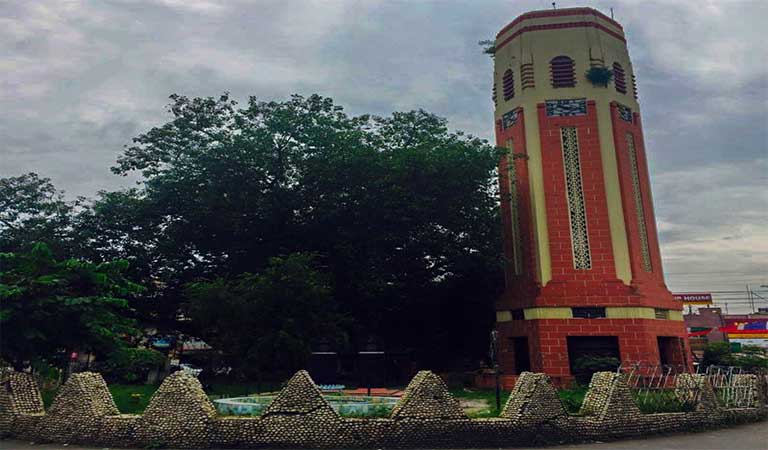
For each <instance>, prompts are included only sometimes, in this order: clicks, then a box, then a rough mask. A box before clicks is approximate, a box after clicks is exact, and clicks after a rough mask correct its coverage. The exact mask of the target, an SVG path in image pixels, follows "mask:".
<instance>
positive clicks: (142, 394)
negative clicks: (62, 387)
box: [41, 384, 158, 414]
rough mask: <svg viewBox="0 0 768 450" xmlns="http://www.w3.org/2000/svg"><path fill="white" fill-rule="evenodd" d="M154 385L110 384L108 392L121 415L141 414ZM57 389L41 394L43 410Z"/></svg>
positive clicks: (47, 406)
mask: <svg viewBox="0 0 768 450" xmlns="http://www.w3.org/2000/svg"><path fill="white" fill-rule="evenodd" d="M157 388H158V385H154V384H110V385H109V392H110V393H111V394H112V398H113V399H114V400H115V404H116V405H117V409H118V410H119V411H120V412H121V413H122V414H141V413H142V412H144V410H145V409H146V408H147V405H148V404H149V400H150V399H151V398H152V394H154V393H155V391H156V390H157ZM57 392H58V389H48V390H44V391H42V392H41V395H42V397H43V405H44V406H45V409H48V408H50V407H51V404H52V403H53V399H54V397H56V394H57Z"/></svg>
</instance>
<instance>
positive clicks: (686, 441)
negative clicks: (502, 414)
mask: <svg viewBox="0 0 768 450" xmlns="http://www.w3.org/2000/svg"><path fill="white" fill-rule="evenodd" d="M100 448H101V447H78V446H74V445H70V446H67V447H63V446H62V445H61V444H30V443H27V442H21V441H12V440H8V441H0V449H3V450H44V449H45V450H54V449H56V450H62V449H66V450H94V449H100ZM541 448H542V447H539V448H538V449H535V450H541ZM545 448H551V449H555V450H565V449H568V450H570V449H574V450H609V449H633V450H634V449H637V450H662V449H665V450H666V449H669V450H725V449H728V450H737V449H739V450H741V449H743V450H768V422H757V423H751V424H748V425H741V426H738V427H734V428H725V429H722V430H715V431H706V432H703V433H691V434H677V435H669V436H659V437H651V438H648V439H638V440H631V441H616V442H604V443H591V444H579V445H562V446H557V447H545ZM111 450H118V449H111ZM518 450H520V449H518ZM522 450H534V449H522Z"/></svg>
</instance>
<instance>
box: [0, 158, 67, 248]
mask: <svg viewBox="0 0 768 450" xmlns="http://www.w3.org/2000/svg"><path fill="white" fill-rule="evenodd" d="M74 206H75V204H74V203H71V202H66V201H65V200H64V195H63V193H62V192H61V191H58V190H57V189H56V188H55V187H54V186H53V184H51V181H50V179H48V178H41V177H39V176H38V175H37V174H35V173H27V174H24V175H21V176H18V177H7V178H0V251H2V252H15V251H19V250H29V246H30V245H31V244H32V243H33V242H37V241H42V242H46V243H47V244H48V245H49V247H51V249H53V250H54V251H55V252H56V253H57V254H59V255H61V254H64V253H67V252H68V243H69V241H70V239H69V237H70V235H69V228H70V225H71V219H72V214H73V208H74Z"/></svg>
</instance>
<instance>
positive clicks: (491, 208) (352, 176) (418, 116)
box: [113, 95, 502, 364]
mask: <svg viewBox="0 0 768 450" xmlns="http://www.w3.org/2000/svg"><path fill="white" fill-rule="evenodd" d="M169 109H170V111H171V113H172V114H173V118H172V120H171V121H169V122H168V123H166V124H164V125H162V126H160V127H157V128H153V129H151V130H150V131H148V132H147V133H145V134H142V135H141V136H139V137H137V138H136V139H135V140H134V141H135V142H134V145H133V146H131V147H129V148H127V149H126V151H125V153H124V154H123V155H122V156H121V157H120V158H119V159H118V162H117V165H116V166H115V167H114V168H113V170H114V171H115V172H116V173H118V174H127V173H128V172H130V171H141V173H142V174H143V176H144V178H145V180H144V189H143V192H142V193H141V195H142V196H143V197H144V198H145V200H146V202H147V204H149V205H151V210H152V214H153V217H154V218H153V219H152V220H153V222H152V223H153V229H154V230H156V233H157V234H156V235H155V237H154V239H153V242H157V243H158V245H157V246H156V253H155V256H154V257H155V258H157V260H162V261H163V268H162V270H158V272H157V274H156V276H158V277H159V279H160V280H161V281H162V282H163V283H168V284H169V285H174V283H181V284H183V283H186V282H188V281H193V280H194V279H197V278H201V277H202V278H211V277H215V276H219V277H224V278H229V279H231V278H233V277H236V276H238V275H239V274H242V273H260V272H262V271H263V270H264V269H265V268H266V267H267V265H268V262H269V260H270V258H272V257H274V256H276V255H281V254H290V253H295V252H310V253H314V254H317V255H318V261H320V262H321V263H322V264H323V266H325V267H327V272H328V273H329V274H330V275H331V277H332V282H333V285H334V288H335V289H334V296H335V298H336V301H337V302H338V304H339V307H340V308H341V310H342V311H344V312H345V313H347V314H348V315H349V316H350V317H352V318H353V320H354V322H353V326H352V327H351V328H350V329H349V330H348V331H349V332H350V335H351V337H352V339H353V340H355V339H358V338H360V339H367V338H368V337H369V336H371V335H373V336H375V337H377V338H379V339H380V340H381V341H382V343H383V344H384V345H385V347H386V348H388V349H391V350H413V351H416V352H417V353H421V354H423V355H425V357H429V358H431V360H432V361H434V362H435V364H437V362H438V361H441V360H442V361H456V360H458V359H460V358H465V357H466V358H474V359H475V360H476V358H481V357H482V356H483V355H484V353H485V349H486V346H487V341H486V340H487V335H488V331H489V330H490V328H491V327H492V325H493V301H494V300H495V297H496V295H497V294H498V291H499V290H500V287H501V284H502V281H501V280H502V278H501V260H500V249H501V245H500V234H501V233H500V229H499V226H500V225H499V224H500V220H499V218H498V208H497V203H498V200H497V197H496V189H495V183H496V181H495V176H494V175H495V166H496V163H497V157H498V155H497V154H496V150H495V149H494V148H493V147H492V146H490V145H488V144H487V143H486V142H485V141H482V140H480V139H476V138H474V137H471V136H466V135H464V134H463V133H461V132H450V131H449V130H448V127H447V123H446V121H445V119H442V118H439V117H437V116H435V115H433V114H429V113H427V112H425V111H411V112H405V113H394V114H393V115H392V116H390V117H371V116H366V115H363V116H358V117H350V116H348V115H346V114H345V113H344V112H343V110H342V109H341V107H339V106H337V105H335V104H334V103H333V101H332V100H330V99H328V98H323V97H320V96H317V95H314V96H311V97H308V98H304V97H301V96H293V97H291V99H289V100H287V101H284V102H261V101H258V100H257V99H255V98H251V99H250V100H249V102H248V103H247V104H246V105H245V107H243V108H240V107H238V106H237V104H236V103H235V102H234V101H233V100H231V99H230V98H229V97H228V96H227V95H223V96H221V97H220V98H218V99H214V98H195V99H189V98H186V97H183V96H172V97H171V105H170V108H169ZM159 243H162V244H163V245H162V246H161V245H159ZM175 286H178V284H175ZM177 292H178V291H177ZM457 349H458V350H459V351H458V352H457Z"/></svg>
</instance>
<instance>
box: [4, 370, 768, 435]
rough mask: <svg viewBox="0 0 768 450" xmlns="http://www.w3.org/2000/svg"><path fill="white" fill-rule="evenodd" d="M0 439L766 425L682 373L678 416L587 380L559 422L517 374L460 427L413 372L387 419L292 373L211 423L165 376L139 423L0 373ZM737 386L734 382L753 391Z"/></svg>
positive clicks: (590, 431) (541, 387) (457, 411)
mask: <svg viewBox="0 0 768 450" xmlns="http://www.w3.org/2000/svg"><path fill="white" fill-rule="evenodd" d="M0 381H1V382H2V386H3V389H1V390H0V433H2V434H3V435H5V436H10V437H13V438H17V439H30V440H35V441H37V442H43V441H48V442H56V443H62V444H63V443H73V444H74V443H77V444H90V445H101V446H112V447H150V446H157V447H159V446H167V447H175V448H265V447H266V448H287V447H290V448H415V447H428V446H429V447H443V448H450V447H465V448H466V447H474V448H479V447H513V446H530V445H534V444H535V445H542V444H557V443H567V442H581V441H590V440H609V439H618V438H627V437H635V436H646V435H649V434H653V433H663V432H674V431H691V430H696V429H711V428H714V427H719V426H725V425H728V424H731V423H737V422H746V421H756V420H762V419H765V418H766V416H768V409H767V408H766V405H765V404H764V403H763V402H762V401H758V400H759V399H760V398H762V397H761V396H759V395H756V396H755V403H754V407H752V408H742V409H731V410H724V409H721V408H720V407H719V406H718V404H717V402H716V400H715V397H714V393H713V391H712V389H711V386H709V384H708V382H707V381H706V379H704V378H701V377H696V376H694V375H690V376H687V377H682V378H680V380H679V381H678V383H679V385H678V386H679V388H680V389H679V392H689V391H688V390H686V389H685V388H686V387H689V385H690V384H691V383H693V384H695V383H699V384H700V385H701V386H702V389H701V390H700V395H699V404H698V407H697V408H696V410H695V411H693V412H689V413H669V414H642V413H641V412H640V410H639V409H638V407H637V405H636V404H635V403H634V400H633V399H632V396H631V393H630V390H629V387H628V386H627V384H626V380H625V379H624V377H623V375H618V374H615V373H609V372H603V373H598V374H595V376H594V377H593V378H592V382H591V384H590V388H589V392H588V393H587V396H586V398H585V401H584V405H583V407H582V410H581V412H580V414H579V415H575V416H572V415H569V414H567V413H566V411H565V409H564V408H563V405H562V404H561V403H560V401H559V399H558V397H557V392H556V391H555V389H554V387H553V386H552V384H551V382H550V380H549V378H548V377H547V376H546V375H544V374H536V373H524V374H522V375H521V376H520V378H519V379H518V381H517V384H516V385H515V387H514V390H513V391H512V393H511V395H510V398H509V400H508V401H507V404H506V405H505V406H504V409H503V410H502V412H501V414H500V417H498V418H492V419H469V418H467V416H466V415H465V414H464V412H463V411H462V410H461V408H460V407H459V403H458V401H456V399H455V398H453V396H452V395H451V394H450V392H448V389H447V388H446V386H445V383H443V381H442V380H441V379H440V378H439V377H438V376H436V375H435V374H433V373H431V372H428V371H422V372H419V373H418V374H417V375H416V376H415V377H414V378H413V380H412V381H411V383H410V384H409V385H408V387H407V388H406V390H405V393H404V395H403V397H402V399H401V400H400V403H399V404H398V405H397V406H396V407H395V409H394V410H393V412H392V415H391V417H390V418H388V419H345V418H341V417H339V416H338V415H337V414H336V413H335V412H334V411H333V409H332V408H331V406H330V404H329V403H328V402H327V401H326V400H325V399H324V398H323V397H322V395H321V393H320V390H319V389H318V388H317V386H315V384H314V382H312V379H311V378H310V377H309V374H308V373H307V372H305V371H300V372H298V373H296V374H295V375H294V376H293V377H292V378H291V379H290V380H289V381H288V383H287V384H286V386H285V387H284V388H283V390H282V391H281V392H280V393H279V394H278V395H277V397H276V398H275V399H274V400H273V402H272V403H271V404H270V405H269V406H268V407H267V409H266V410H265V412H264V414H263V415H262V416H261V417H247V418H241V417H218V416H217V415H216V411H215V409H214V407H213V404H212V403H211V402H210V400H209V399H208V397H207V396H206V395H205V393H204V392H203V389H202V386H201V385H200V383H199V382H198V381H197V379H196V378H194V377H191V376H189V375H186V374H184V373H181V372H179V373H175V374H173V375H171V376H170V377H168V378H166V380H165V381H164V382H163V384H162V385H161V386H160V388H159V389H158V390H157V392H156V393H155V394H154V396H153V397H152V399H151V401H150V404H149V406H148V407H147V409H146V411H145V412H144V414H142V415H140V416H139V415H123V414H119V412H118V411H117V408H116V407H115V403H114V401H113V400H112V397H111V396H110V394H109V391H108V389H107V386H106V384H105V383H104V380H103V379H102V377H101V376H100V375H99V374H95V373H80V374H76V375H73V376H72V377H71V378H70V379H69V380H68V381H67V383H65V385H64V386H63V387H62V388H61V390H60V392H59V394H58V395H57V397H56V399H55V400H54V403H53V405H52V406H51V408H50V409H49V411H48V412H47V413H44V412H43V408H42V400H41V399H40V393H39V392H38V390H37V387H36V385H35V383H34V382H33V380H32V379H31V378H29V377H28V376H27V375H25V374H19V373H13V372H0ZM759 382H760V380H758V379H757V378H756V377H745V378H744V379H743V380H741V381H740V383H755V389H761V387H759V386H758V384H759Z"/></svg>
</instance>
